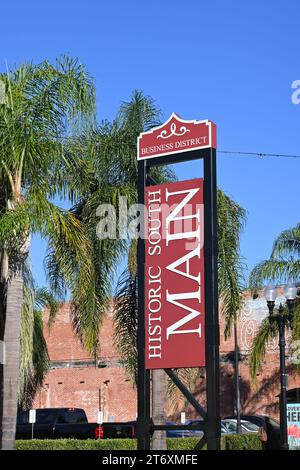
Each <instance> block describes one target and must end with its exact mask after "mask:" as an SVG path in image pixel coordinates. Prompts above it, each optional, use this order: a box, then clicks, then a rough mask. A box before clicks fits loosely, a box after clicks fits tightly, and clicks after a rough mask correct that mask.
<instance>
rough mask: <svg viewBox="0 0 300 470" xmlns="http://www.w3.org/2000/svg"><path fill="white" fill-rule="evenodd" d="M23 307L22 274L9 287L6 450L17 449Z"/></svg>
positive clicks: (11, 280)
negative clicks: (15, 443) (16, 434)
mask: <svg viewBox="0 0 300 470" xmlns="http://www.w3.org/2000/svg"><path fill="white" fill-rule="evenodd" d="M22 303H23V276H22V272H21V271H20V270H18V271H17V272H15V273H14V274H13V275H12V277H11V279H9V281H8V284H7V302H6V322H5V333H4V341H5V346H6V361H5V365H4V374H3V375H4V386H3V392H4V397H3V418H2V449H5V450H11V449H13V448H14V442H15V433H16V421H17V402H18V378H19V354H20V323H21V313H22Z"/></svg>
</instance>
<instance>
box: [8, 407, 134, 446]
mask: <svg viewBox="0 0 300 470" xmlns="http://www.w3.org/2000/svg"><path fill="white" fill-rule="evenodd" d="M135 428H136V423H135V422H134V421H129V422H124V423H102V424H101V425H100V424H97V423H89V422H88V420H87V416H86V414H85V411H84V410H82V409H81V408H41V409H37V410H36V422H35V423H34V425H32V424H30V423H29V411H21V412H19V413H18V418H17V431H16V439H31V438H32V435H33V437H34V438H35V439H62V438H74V439H114V438H134V437H135Z"/></svg>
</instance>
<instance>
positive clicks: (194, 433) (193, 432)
mask: <svg viewBox="0 0 300 470" xmlns="http://www.w3.org/2000/svg"><path fill="white" fill-rule="evenodd" d="M166 424H168V425H173V426H174V429H172V430H170V429H169V430H168V431H167V437H199V438H201V437H202V436H203V431H201V430H200V429H176V426H177V424H176V423H172V422H170V421H168V422H167V423H166ZM185 424H186V425H190V424H193V425H198V424H199V425H202V424H203V420H199V419H192V420H188V421H186V422H185ZM181 426H182V425H181Z"/></svg>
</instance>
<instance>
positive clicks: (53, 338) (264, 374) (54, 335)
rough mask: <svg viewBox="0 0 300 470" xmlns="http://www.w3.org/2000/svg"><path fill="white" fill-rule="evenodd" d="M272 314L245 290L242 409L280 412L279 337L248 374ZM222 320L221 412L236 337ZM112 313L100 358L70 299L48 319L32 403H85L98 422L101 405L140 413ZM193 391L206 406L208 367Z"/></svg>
mask: <svg viewBox="0 0 300 470" xmlns="http://www.w3.org/2000/svg"><path fill="white" fill-rule="evenodd" d="M267 314H268V310H267V306H266V302H265V300H264V299H262V298H257V299H252V298H251V297H250V295H249V294H246V295H245V305H244V309H243V311H242V313H241V316H240V320H239V324H238V344H239V355H240V362H239V368H240V390H241V405H242V412H243V413H252V414H253V413H257V414H268V415H270V416H274V417H278V394H279V370H278V366H279V355H278V346H277V343H278V340H277V339H276V340H275V341H274V342H272V344H270V345H269V346H268V350H267V355H266V358H265V360H264V362H263V364H262V370H261V372H260V373H259V374H258V376H257V384H256V386H255V385H253V383H252V382H251V379H250V374H249V364H248V359H249V351H250V347H251V343H252V339H253V337H254V335H255V332H256V330H257V328H258V326H259V324H260V323H261V321H262V319H263V318H265V317H266V315H267ZM220 321H221V345H220V358H221V413H222V416H225V415H228V414H232V413H233V412H234V355H233V351H234V341H233V335H232V337H231V339H230V340H228V341H225V340H224V334H223V331H224V322H223V321H222V318H221V319H220ZM113 327H114V326H113V317H112V312H111V311H110V310H108V312H107V316H106V318H105V320H104V322H103V324H102V327H101V333H100V357H99V359H98V361H97V362H95V360H94V359H92V358H91V357H89V355H88V353H87V352H86V351H85V350H84V349H83V347H82V346H81V344H80V342H79V340H78V339H77V338H76V337H75V336H74V333H73V330H72V326H71V322H70V312H69V304H68V303H66V304H64V306H63V307H62V308H61V310H60V312H59V314H58V316H57V320H56V322H55V324H54V325H53V326H52V329H51V331H50V333H49V332H48V329H47V326H46V322H45V337H46V340H47V344H48V350H49V355H50V359H51V369H50V371H49V373H48V375H47V377H46V379H45V382H44V384H43V387H42V389H41V390H40V391H39V392H38V394H37V396H36V398H35V403H34V406H35V407H37V408H41V407H61V406H70V407H80V408H84V409H85V411H86V413H87V415H88V418H89V420H90V421H95V420H96V416H97V411H98V408H99V405H101V409H102V410H103V411H104V419H105V420H109V419H115V420H120V421H123V420H132V419H135V417H136V391H135V390H134V389H133V386H132V383H131V381H130V380H129V379H128V378H127V377H126V374H125V372H124V369H123V367H122V364H121V361H120V358H119V357H118V354H117V351H116V349H115V348H114V346H113ZM287 364H288V371H289V388H296V387H300V377H299V376H297V375H296V373H295V371H294V370H293V367H292V364H291V363H290V352H289V350H288V348H287ZM195 395H196V396H197V397H198V399H199V400H200V402H201V403H202V404H204V405H205V369H203V370H202V371H201V377H200V380H199V381H198V384H197V386H196V388H195ZM183 409H184V403H183V401H182V400H181V398H180V395H178V401H177V403H176V405H175V406H173V408H172V409H171V408H170V409H169V411H168V414H169V415H170V416H171V417H172V419H176V418H177V417H178V415H179V413H180V411H182V410H183ZM185 411H186V412H187V413H188V416H189V417H193V416H195V414H194V411H193V409H192V408H190V407H188V408H185Z"/></svg>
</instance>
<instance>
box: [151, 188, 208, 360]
mask: <svg viewBox="0 0 300 470" xmlns="http://www.w3.org/2000/svg"><path fill="white" fill-rule="evenodd" d="M145 202H146V209H147V224H146V225H147V230H146V240H145V254H146V263H145V315H146V347H145V353H146V368H148V369H163V368H177V367H178V368H179V367H201V366H205V336H204V334H205V331H204V322H205V302H204V259H203V256H204V250H203V243H204V225H203V214H204V210H203V179H194V180H190V181H181V182H176V183H168V184H163V185H158V186H152V187H147V188H146V193H145Z"/></svg>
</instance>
